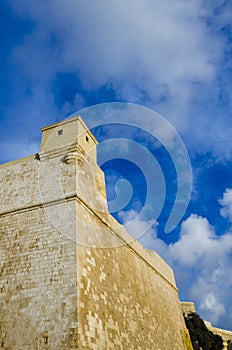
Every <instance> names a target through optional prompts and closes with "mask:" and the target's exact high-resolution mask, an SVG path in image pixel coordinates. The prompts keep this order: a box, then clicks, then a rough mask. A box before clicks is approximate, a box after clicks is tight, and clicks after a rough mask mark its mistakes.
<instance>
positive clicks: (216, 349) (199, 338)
mask: <svg viewBox="0 0 232 350" xmlns="http://www.w3.org/2000/svg"><path fill="white" fill-rule="evenodd" d="M184 319H185V323H186V327H187V328H188V330H189V335H190V338H191V341H192V344H193V349H196V350H197V349H200V348H201V349H202V350H222V349H223V341H222V338H221V337H220V336H219V335H217V334H214V333H213V332H211V331H210V330H209V329H208V328H207V327H206V325H205V323H204V321H203V320H202V319H201V318H200V316H199V315H198V314H197V313H195V312H192V313H190V314H188V315H185V314H184Z"/></svg>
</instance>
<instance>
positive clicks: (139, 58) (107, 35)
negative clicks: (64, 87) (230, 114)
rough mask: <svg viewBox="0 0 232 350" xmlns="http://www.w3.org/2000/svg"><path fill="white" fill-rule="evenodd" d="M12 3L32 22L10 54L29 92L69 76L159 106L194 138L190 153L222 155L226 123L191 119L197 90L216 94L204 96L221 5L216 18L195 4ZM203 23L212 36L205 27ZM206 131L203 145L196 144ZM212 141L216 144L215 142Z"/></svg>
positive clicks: (221, 22)
mask: <svg viewBox="0 0 232 350" xmlns="http://www.w3.org/2000/svg"><path fill="white" fill-rule="evenodd" d="M11 4H12V8H13V9H14V10H15V11H17V12H18V14H19V15H20V16H22V17H24V18H27V19H30V20H32V21H34V26H33V30H32V32H31V34H28V35H27V36H26V37H25V40H24V41H23V44H22V45H21V46H18V47H16V48H15V49H14V51H13V54H12V60H13V62H14V64H16V65H18V68H19V72H20V73H21V74H20V76H21V75H23V74H25V75H26V78H27V80H28V81H29V82H30V83H31V84H32V86H33V89H34V90H36V89H37V87H38V86H40V87H42V88H44V89H45V90H46V88H51V83H52V82H53V81H54V79H55V76H56V74H57V73H59V72H73V73H76V74H77V75H78V77H79V78H80V81H81V83H82V84H83V85H84V86H85V88H87V89H99V88H100V87H101V86H103V85H107V84H108V85H109V86H111V87H113V88H114V89H115V91H116V93H117V95H118V97H119V98H120V99H123V100H128V101H132V102H136V103H146V104H147V105H149V106H151V107H152V108H155V109H156V108H157V106H158V109H159V111H160V112H162V113H164V116H165V117H167V118H168V119H169V120H170V121H171V122H172V123H173V124H174V125H175V126H176V127H177V128H178V129H179V130H182V131H185V132H186V133H187V134H188V135H190V136H191V135H192V133H193V131H194V134H195V138H194V140H195V141H194V147H199V145H202V144H204V145H207V147H208V148H211V149H215V150H217V151H218V152H219V151H220V152H221V153H223V152H225V150H228V146H227V147H225V146H226V144H227V143H228V135H230V133H231V130H229V128H228V123H227V116H224V117H223V118H222V117H218V118H217V117H216V118H215V119H216V120H214V123H212V122H211V111H210V112H209V113H208V112H207V111H206V112H205V113H204V118H202V114H201V113H196V115H195V116H194V118H193V117H192V115H191V112H190V111H191V108H192V106H193V105H194V106H195V105H196V99H197V98H198V94H199V92H200V94H202V90H201V84H204V86H205V87H204V91H205V93H206V95H207V94H208V93H211V94H212V95H215V90H211V92H209V86H210V87H213V86H214V83H215V86H216V88H215V89H217V88H218V84H217V83H216V80H215V79H217V75H218V71H219V70H220V68H221V67H222V55H223V52H224V50H225V49H226V45H227V43H226V41H225V40H224V38H223V37H222V35H221V34H220V31H219V30H218V32H217V29H220V28H221V27H223V26H225V25H226V24H227V23H229V22H230V17H228V15H226V13H227V12H228V8H227V7H226V6H224V7H223V6H221V8H220V12H219V11H218V13H220V14H218V15H217V16H216V15H215V13H216V12H215V11H214V10H215V8H216V7H217V6H219V5H220V4H218V2H216V1H211V2H210V4H209V3H207V4H206V3H205V2H204V1H202V0H190V1H184V0H175V1H170V0H164V1H162V2H154V1H152V0H146V1H142V0H128V1H127V2H126V3H125V1H122V0H120V1H117V2H115V3H114V5H112V4H110V3H109V2H108V1H107V0H99V1H97V2H92V3H91V5H90V3H89V2H88V1H86V0H79V1H76V0H68V1H64V0H49V1H46V3H43V2H28V1H26V0H21V1H15V0H14V1H13V0H11ZM213 16H214V17H213ZM210 18H213V21H212V23H214V30H212V28H211V27H210V26H209V25H208V22H207V19H210ZM215 28H216V29H215ZM216 32H217V34H216ZM208 84H209V85H208ZM77 93H78V91H77ZM82 102H83V101H82ZM35 103H36V101H35ZM69 104H70V102H69V103H68V104H67V102H64V107H63V111H67V110H70V111H71V110H72V107H73V108H75V106H76V105H78V104H76V102H75V101H74V105H73V106H70V105H69ZM52 112H53V113H55V112H58V111H54V110H53V111H52ZM215 113H216V112H215ZM225 125H227V127H225ZM206 128H207V129H208V130H209V133H208V137H207V139H206V138H205V137H204V138H203V137H202V130H205V129H206ZM221 129H222V130H223V133H220V131H219V130H221ZM225 130H227V131H228V132H226V133H225ZM219 134H220V135H219ZM215 137H217V138H221V141H220V142H218V143H215V142H214V140H215ZM196 138H197V140H198V141H197V142H196ZM190 139H192V138H190ZM187 140H188V138H187ZM228 152H229V154H230V151H229V150H228ZM229 154H228V155H229ZM228 155H227V156H228Z"/></svg>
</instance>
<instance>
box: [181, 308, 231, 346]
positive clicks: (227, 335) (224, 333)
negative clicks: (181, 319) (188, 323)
mask: <svg viewBox="0 0 232 350" xmlns="http://www.w3.org/2000/svg"><path fill="white" fill-rule="evenodd" d="M181 309H182V312H183V313H184V314H186V315H188V314H190V313H192V312H196V309H195V305H194V303H193V302H187V301H185V302H181ZM204 323H205V325H206V327H207V328H208V329H209V330H210V331H211V332H213V333H214V334H218V335H220V337H222V339H223V346H224V348H223V349H224V350H227V349H228V348H229V343H232V332H231V331H228V330H226V329H221V328H216V327H213V326H212V324H211V322H209V321H205V320H204Z"/></svg>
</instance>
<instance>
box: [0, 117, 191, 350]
mask: <svg viewBox="0 0 232 350" xmlns="http://www.w3.org/2000/svg"><path fill="white" fill-rule="evenodd" d="M42 132H43V136H42V142H41V149H40V152H39V153H38V154H36V155H33V156H30V157H27V158H23V159H19V160H16V161H13V162H10V163H6V164H2V165H0V181H1V186H0V192H1V208H0V257H1V260H0V349H4V350H34V349H37V350H42V349H50V350H58V349H59V350H68V349H69V350H74V349H75V350H77V349H78V350H81V349H95V350H96V349H99V350H104V349H105V350H108V349H128V350H132V349H136V350H139V349H141V350H144V349H146V350H151V349H157V350H158V349H159V350H166V349H171V348H173V347H175V348H176V349H179V350H182V349H183V350H184V349H192V348H191V345H190V341H189V336H188V332H187V330H186V328H185V324H184V319H183V316H182V312H181V308H180V305H179V299H178V290H177V288H176V285H175V279H174V275H173V271H172V269H171V268H170V267H169V266H168V265H167V264H166V263H165V262H164V261H163V260H162V259H161V258H160V257H159V255H158V254H156V253H155V252H150V251H149V252H148V251H146V250H145V249H143V247H142V246H141V245H140V244H139V243H138V242H137V241H136V240H134V239H133V238H132V237H131V236H130V235H129V234H128V233H127V232H126V230H125V229H124V227H122V226H121V225H120V224H119V223H118V222H116V220H115V219H114V218H113V217H112V216H111V215H110V214H109V213H108V209H107V201H106V194H105V183H104V174H103V173H102V171H101V169H100V168H99V167H98V166H97V163H96V146H97V141H96V140H95V138H94V137H93V135H92V134H91V133H90V131H89V130H88V128H87V127H86V126H85V124H84V123H83V121H82V120H81V118H80V117H76V118H73V119H69V120H66V121H65V122H62V123H58V124H55V125H52V126H49V127H46V128H43V129H42Z"/></svg>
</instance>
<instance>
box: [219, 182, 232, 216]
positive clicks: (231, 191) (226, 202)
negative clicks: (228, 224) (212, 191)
mask: <svg viewBox="0 0 232 350" xmlns="http://www.w3.org/2000/svg"><path fill="white" fill-rule="evenodd" d="M219 203H220V204H221V205H222V209H221V210H220V214H221V215H222V216H223V217H224V218H228V219H229V220H230V221H232V188H227V189H226V190H225V192H224V193H223V197H222V199H220V200H219Z"/></svg>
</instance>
